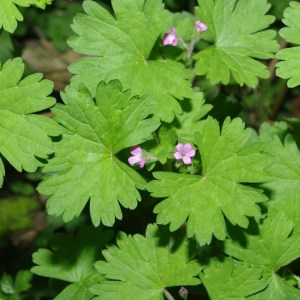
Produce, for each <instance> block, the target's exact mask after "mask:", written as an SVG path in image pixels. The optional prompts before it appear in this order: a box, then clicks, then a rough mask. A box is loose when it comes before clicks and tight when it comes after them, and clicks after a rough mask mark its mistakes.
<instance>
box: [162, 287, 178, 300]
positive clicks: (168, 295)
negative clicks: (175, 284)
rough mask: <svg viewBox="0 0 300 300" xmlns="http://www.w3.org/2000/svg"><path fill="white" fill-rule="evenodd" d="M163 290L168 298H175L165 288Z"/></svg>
mask: <svg viewBox="0 0 300 300" xmlns="http://www.w3.org/2000/svg"><path fill="white" fill-rule="evenodd" d="M162 292H163V294H164V295H165V297H166V298H167V299H168V300H175V299H174V298H173V296H172V295H171V294H170V293H169V292H168V291H167V290H166V289H165V288H163V289H162Z"/></svg>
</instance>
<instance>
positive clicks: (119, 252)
mask: <svg viewBox="0 0 300 300" xmlns="http://www.w3.org/2000/svg"><path fill="white" fill-rule="evenodd" d="M103 255H104V257H105V259H106V262H105V261H99V262H97V263H96V264H95V267H96V269H97V270H98V271H99V272H100V273H101V274H103V275H104V276H105V277H106V278H107V280H106V281H102V282H100V283H98V284H96V285H95V286H94V288H93V289H92V291H93V293H94V294H96V295H99V296H98V297H95V300H101V299H103V300H104V299H105V300H106V299H114V300H118V299H144V300H147V299H149V300H150V299H151V300H156V299H157V300H162V299H164V297H163V289H165V288H166V287H171V286H182V285H197V284H199V283H200V280H199V278H195V276H197V275H198V274H199V272H200V271H201V266H200V265H199V263H198V262H197V261H195V260H191V258H190V256H189V242H188V241H187V240H186V238H184V237H183V236H180V237H178V236H177V238H176V236H175V237H173V236H171V235H170V233H169V232H168V231H167V230H164V229H161V228H160V229H158V227H157V226H155V225H149V226H148V227H147V232H146V237H144V236H141V235H139V234H136V235H134V236H130V235H129V236H127V235H126V234H125V233H121V234H120V235H119V238H118V240H117V246H110V247H109V248H108V249H107V250H104V251H103Z"/></svg>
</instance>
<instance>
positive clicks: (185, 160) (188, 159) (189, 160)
mask: <svg viewBox="0 0 300 300" xmlns="http://www.w3.org/2000/svg"><path fill="white" fill-rule="evenodd" d="M182 161H183V163H184V164H185V165H189V164H190V163H192V160H191V158H190V157H189V156H184V157H183V158H182Z"/></svg>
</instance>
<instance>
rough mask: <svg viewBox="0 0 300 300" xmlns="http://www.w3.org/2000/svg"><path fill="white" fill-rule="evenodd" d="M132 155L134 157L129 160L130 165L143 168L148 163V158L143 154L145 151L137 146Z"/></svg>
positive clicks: (132, 150)
mask: <svg viewBox="0 0 300 300" xmlns="http://www.w3.org/2000/svg"><path fill="white" fill-rule="evenodd" d="M130 153H131V154H132V156H130V157H129V158H128V162H129V164H130V165H131V166H132V165H137V164H139V165H140V167H141V168H143V167H144V166H145V163H146V157H145V155H144V154H143V150H142V148H141V147H139V146H135V147H133V148H132V149H131V151H130Z"/></svg>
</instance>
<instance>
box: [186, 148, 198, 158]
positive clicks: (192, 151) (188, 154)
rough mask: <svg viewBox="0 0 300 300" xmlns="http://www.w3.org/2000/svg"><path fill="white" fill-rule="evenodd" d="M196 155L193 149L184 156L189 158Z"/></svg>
mask: <svg viewBox="0 0 300 300" xmlns="http://www.w3.org/2000/svg"><path fill="white" fill-rule="evenodd" d="M195 154H196V151H195V150H194V149H192V150H190V151H189V152H188V153H187V154H186V155H187V156H189V157H194V156H195Z"/></svg>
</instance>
